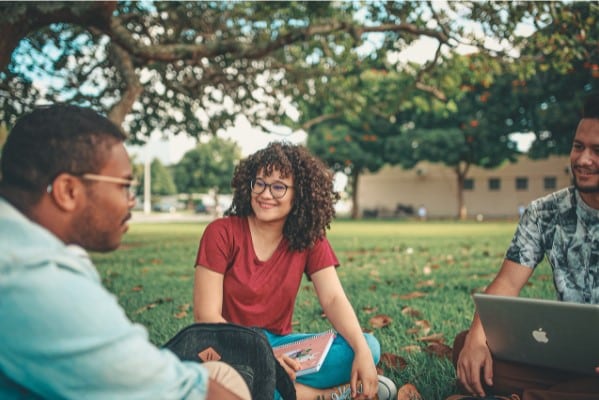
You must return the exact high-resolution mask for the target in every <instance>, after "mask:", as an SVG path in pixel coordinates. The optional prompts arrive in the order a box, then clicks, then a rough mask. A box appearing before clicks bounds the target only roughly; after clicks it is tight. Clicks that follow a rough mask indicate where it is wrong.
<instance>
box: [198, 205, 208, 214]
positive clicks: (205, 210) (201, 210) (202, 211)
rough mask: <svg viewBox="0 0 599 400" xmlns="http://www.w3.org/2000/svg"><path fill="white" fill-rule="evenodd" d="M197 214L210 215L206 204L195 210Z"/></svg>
mask: <svg viewBox="0 0 599 400" xmlns="http://www.w3.org/2000/svg"><path fill="white" fill-rule="evenodd" d="M195 211H196V214H208V208H207V207H206V205H205V204H204V203H198V204H197V205H196V208H195Z"/></svg>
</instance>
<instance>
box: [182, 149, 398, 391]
mask: <svg viewBox="0 0 599 400" xmlns="http://www.w3.org/2000/svg"><path fill="white" fill-rule="evenodd" d="M231 186H232V187H233V200H232V205H231V207H230V208H229V209H228V210H227V211H225V217H224V218H220V219H217V220H215V221H213V222H212V223H210V224H209V225H208V226H207V227H206V229H205V231H204V234H203V236H202V239H201V242H200V246H199V250H198V255H197V259H196V271H195V286H194V300H193V302H194V316H195V319H196V321H198V322H225V321H226V322H232V323H236V324H240V325H244V326H252V327H259V328H262V330H263V332H264V333H265V335H266V337H267V338H268V340H269V342H270V343H271V345H272V346H277V345H281V344H286V343H290V342H294V341H296V340H298V339H301V338H304V337H306V336H309V335H311V334H306V333H292V326H291V322H292V317H293V310H294V305H295V301H296V297H297V294H298V290H299V288H300V283H301V280H302V276H303V275H304V274H305V275H306V276H307V277H308V278H309V279H310V280H311V281H312V283H313V284H314V288H315V291H316V294H317V296H318V300H319V301H320V304H321V306H322V308H323V310H324V313H325V315H326V316H327V318H328V319H329V321H330V322H331V324H332V325H333V328H335V330H336V331H337V332H338V333H339V335H337V338H336V339H335V341H334V342H333V345H332V347H331V350H330V352H329V353H328V355H327V357H326V359H325V361H324V364H323V366H322V368H321V369H320V371H318V372H316V373H312V374H307V375H303V376H300V377H297V379H296V375H295V371H296V370H297V368H298V367H299V365H298V363H297V362H296V361H294V360H292V359H291V358H289V357H283V358H281V359H280V360H279V362H280V363H281V365H282V366H283V367H284V368H285V369H286V371H287V372H288V374H289V376H290V377H291V378H292V380H293V381H295V386H296V392H297V398H298V399H299V400H305V399H309V400H315V399H317V398H319V399H323V400H324V399H326V400H329V399H339V400H341V399H350V398H351V396H352V394H353V395H357V393H361V394H362V396H365V397H366V398H373V397H374V396H375V395H377V394H378V399H379V400H387V399H392V398H393V399H395V396H396V391H397V390H396V388H395V385H394V384H393V382H391V381H390V380H389V379H388V378H386V377H383V376H378V377H377V370H376V366H375V365H376V364H377V363H378V361H379V358H380V345H379V342H378V341H377V340H376V339H375V337H374V336H373V335H371V334H365V333H363V332H362V329H361V328H360V324H359V322H358V319H357V317H356V314H355V312H354V309H353V308H352V306H351V304H350V302H349V301H348V299H347V296H346V295H345V292H344V290H343V287H342V286H341V282H340V280H339V277H338V275H337V271H336V267H338V266H339V261H338V260H337V257H336V256H335V253H334V251H333V249H332V248H331V245H330V243H329V241H328V240H327V238H326V235H325V231H326V230H327V229H328V228H329V225H330V223H331V221H332V219H333V217H334V215H335V211H334V203H335V202H336V201H337V199H338V198H339V195H338V194H337V193H336V192H335V191H334V188H333V174H332V173H331V172H330V171H329V169H328V168H326V166H325V165H324V163H322V161H320V160H319V159H317V158H316V157H314V156H313V155H312V154H310V153H309V152H308V150H307V149H306V148H305V147H303V146H299V145H291V144H287V143H271V144H270V145H268V147H266V148H265V149H263V150H259V151H257V152H256V153H254V154H252V155H250V156H249V157H247V158H246V159H244V160H242V161H241V162H240V163H239V165H238V166H237V168H236V169H235V172H234V175H233V179H232V182H231ZM276 397H277V398H278V394H277V395H276Z"/></svg>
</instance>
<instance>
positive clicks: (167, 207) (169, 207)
mask: <svg viewBox="0 0 599 400" xmlns="http://www.w3.org/2000/svg"><path fill="white" fill-rule="evenodd" d="M152 211H158V212H170V213H173V212H175V211H177V205H176V204H173V203H156V204H154V205H153V206H152Z"/></svg>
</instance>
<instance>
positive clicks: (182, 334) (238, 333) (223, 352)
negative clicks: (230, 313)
mask: <svg viewBox="0 0 599 400" xmlns="http://www.w3.org/2000/svg"><path fill="white" fill-rule="evenodd" d="M163 347H164V348H167V349H169V350H171V351H172V352H173V353H175V354H176V355H177V356H178V357H179V358H180V359H181V360H186V361H197V362H205V361H209V360H217V359H219V360H221V361H224V362H226V363H227V364H229V365H231V366H232V367H233V368H235V369H236V370H237V372H239V373H240V374H241V376H242V377H243V379H244V380H245V381H246V383H247V385H248V388H249V389H250V393H251V394H252V399H253V400H272V399H273V398H274V391H275V388H276V389H277V390H278V391H279V393H280V395H281V397H282V398H283V399H284V400H296V395H295V387H294V385H293V382H292V381H291V379H290V378H289V375H287V373H286V372H285V370H284V369H283V367H282V366H281V365H280V364H279V362H278V361H277V360H276V358H275V357H274V354H273V352H272V348H271V347H270V344H269V343H268V340H267V339H266V337H265V336H264V334H263V333H262V332H261V331H260V330H258V329H253V328H246V327H244V326H240V325H236V324H229V323H222V324H221V323H195V324H192V325H189V326H187V327H185V328H183V329H182V330H181V331H179V332H178V333H177V334H176V335H175V336H174V337H173V338H172V339H170V340H169V341H168V342H167V343H166V344H165V345H164V346H163Z"/></svg>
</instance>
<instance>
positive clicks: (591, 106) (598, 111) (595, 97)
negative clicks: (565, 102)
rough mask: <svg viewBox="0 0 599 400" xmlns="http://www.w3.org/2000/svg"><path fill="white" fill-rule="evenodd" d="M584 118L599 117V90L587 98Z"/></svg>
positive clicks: (583, 113)
mask: <svg viewBox="0 0 599 400" xmlns="http://www.w3.org/2000/svg"><path fill="white" fill-rule="evenodd" d="M582 118H591V119H599V92H595V93H592V94H590V95H588V96H587V98H586V99H585V102H584V108H583V112H582Z"/></svg>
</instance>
